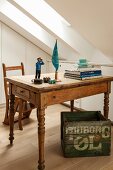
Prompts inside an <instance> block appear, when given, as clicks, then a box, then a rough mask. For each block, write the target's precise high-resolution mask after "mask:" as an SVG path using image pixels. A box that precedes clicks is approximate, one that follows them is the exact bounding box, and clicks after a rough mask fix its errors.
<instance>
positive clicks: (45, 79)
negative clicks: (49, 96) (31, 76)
mask: <svg viewBox="0 0 113 170" xmlns="http://www.w3.org/2000/svg"><path fill="white" fill-rule="evenodd" d="M43 80H44V83H49V81H50V80H51V78H50V77H44V78H43Z"/></svg>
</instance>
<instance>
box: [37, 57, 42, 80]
mask: <svg viewBox="0 0 113 170" xmlns="http://www.w3.org/2000/svg"><path fill="white" fill-rule="evenodd" d="M41 65H44V62H43V60H42V58H41V57H38V58H37V63H36V75H35V79H37V76H38V79H40V75H41Z"/></svg>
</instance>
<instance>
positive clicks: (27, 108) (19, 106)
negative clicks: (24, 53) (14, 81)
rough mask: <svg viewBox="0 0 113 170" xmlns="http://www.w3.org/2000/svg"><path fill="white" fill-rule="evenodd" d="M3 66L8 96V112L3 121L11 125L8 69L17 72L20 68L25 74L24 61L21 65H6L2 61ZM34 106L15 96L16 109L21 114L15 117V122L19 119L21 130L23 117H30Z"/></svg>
mask: <svg viewBox="0 0 113 170" xmlns="http://www.w3.org/2000/svg"><path fill="white" fill-rule="evenodd" d="M2 67H3V77H4V90H5V98H6V112H5V118H4V121H3V123H4V124H6V125H9V101H10V99H9V84H8V82H7V81H6V79H5V77H7V73H8V71H13V72H16V71H17V70H19V71H20V73H21V75H24V74H25V72H24V65H23V63H21V65H20V66H6V65H5V64H4V63H2ZM33 108H34V106H33V105H32V104H31V103H29V102H27V101H24V100H22V99H21V98H19V97H15V105H14V109H15V113H16V112H18V113H19V115H18V117H15V119H14V122H17V121H18V124H19V129H20V130H23V127H22V119H25V118H28V117H29V116H30V113H31V111H32V109H33Z"/></svg>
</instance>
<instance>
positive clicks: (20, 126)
mask: <svg viewBox="0 0 113 170" xmlns="http://www.w3.org/2000/svg"><path fill="white" fill-rule="evenodd" d="M22 111H23V101H22V100H20V102H19V115H18V125H19V130H23V126H22V114H23V113H22Z"/></svg>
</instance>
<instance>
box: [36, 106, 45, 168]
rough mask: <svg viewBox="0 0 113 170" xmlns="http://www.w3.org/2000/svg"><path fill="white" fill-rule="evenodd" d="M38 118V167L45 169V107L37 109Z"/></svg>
mask: <svg viewBox="0 0 113 170" xmlns="http://www.w3.org/2000/svg"><path fill="white" fill-rule="evenodd" d="M37 118H38V145H39V161H38V169H39V170H44V169H45V160H44V140H45V108H43V109H37Z"/></svg>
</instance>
